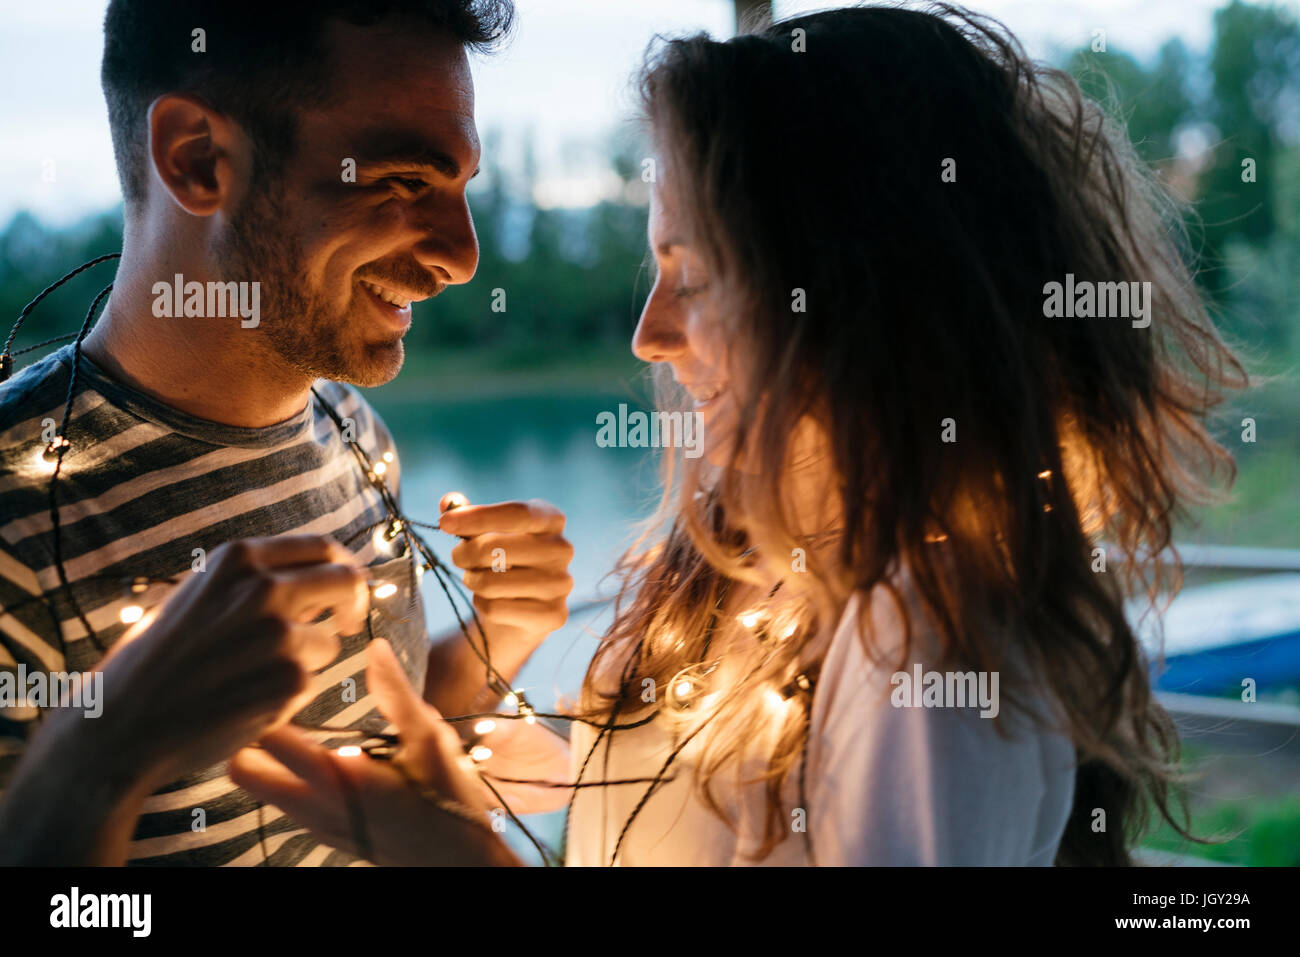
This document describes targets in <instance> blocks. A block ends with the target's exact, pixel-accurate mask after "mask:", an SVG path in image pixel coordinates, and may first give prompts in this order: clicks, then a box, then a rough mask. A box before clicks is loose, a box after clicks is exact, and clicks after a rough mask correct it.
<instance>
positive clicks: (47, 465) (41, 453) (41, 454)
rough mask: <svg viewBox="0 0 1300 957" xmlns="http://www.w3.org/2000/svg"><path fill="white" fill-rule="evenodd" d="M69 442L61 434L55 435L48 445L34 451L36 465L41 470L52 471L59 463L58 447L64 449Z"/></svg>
mask: <svg viewBox="0 0 1300 957" xmlns="http://www.w3.org/2000/svg"><path fill="white" fill-rule="evenodd" d="M71 444H72V443H70V442H69V441H68V440H67V439H65V438H64V437H63V436H61V435H56V436H55V437H54V439H53V441H51V442H50V444H49V445H47V446H45V448H43V449H38V450H37V451H36V467H37V468H38V469H40V470H41V471H42V472H48V473H52V472H53V471H54V467H55V466H56V465H58V464H59V449H66V448H68V447H69V446H70V445H71Z"/></svg>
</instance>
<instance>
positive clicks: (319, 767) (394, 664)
mask: <svg viewBox="0 0 1300 957" xmlns="http://www.w3.org/2000/svg"><path fill="white" fill-rule="evenodd" d="M366 653H367V656H368V667H367V669H366V685H367V687H368V688H369V689H370V692H371V694H373V695H374V696H375V700H376V703H377V704H378V705H379V710H380V711H381V712H382V713H383V714H384V716H385V717H386V718H388V719H389V720H390V721H391V722H392V723H393V726H394V727H396V728H397V732H398V735H399V736H400V738H401V746H400V749H399V751H398V753H397V755H396V757H395V758H394V759H393V764H389V763H388V762H383V761H375V760H372V759H371V758H368V757H366V756H365V755H353V756H350V757H343V756H341V755H339V754H337V753H336V752H332V751H329V750H327V749H325V748H323V747H321V746H320V745H318V744H316V743H314V742H312V741H311V740H309V739H308V738H307V736H306V735H304V734H302V733H301V732H300V731H298V730H297V729H295V728H281V729H280V730H278V731H275V732H273V733H271V734H268V735H267V736H266V737H264V738H263V739H262V742H261V744H262V747H261V748H260V749H259V748H245V749H244V750H242V751H240V752H239V753H238V754H236V755H235V757H234V758H233V759H232V760H231V762H230V776H231V778H232V779H233V780H234V782H235V783H236V784H238V785H239V786H240V787H242V788H244V789H245V790H246V791H248V792H249V793H250V794H252V795H253V796H255V797H256V798H258V799H259V800H261V801H264V802H266V803H267V804H273V805H275V806H276V807H278V808H280V809H281V810H282V811H284V812H285V814H287V815H288V816H289V817H291V818H292V819H293V820H295V821H297V822H298V823H299V824H301V825H303V826H304V827H306V828H307V829H309V830H310V831H311V832H312V833H313V834H315V835H316V837H317V838H319V839H320V840H321V841H323V842H324V843H326V844H329V845H330V846H331V847H337V848H340V849H342V850H345V851H347V852H349V853H351V854H355V855H357V856H359V857H365V858H367V859H368V860H371V861H373V862H374V863H376V864H397V865H419V864H458V865H465V864H470V865H492V864H496V865H511V864H518V863H519V861H518V859H517V858H516V857H515V856H514V855H513V854H512V853H511V852H510V850H509V849H508V848H507V847H506V846H505V844H504V843H502V841H501V840H500V839H499V838H498V837H497V836H496V833H495V827H494V826H493V824H492V823H491V822H493V821H495V820H502V823H503V824H504V820H503V818H502V817H501V815H502V814H503V812H502V811H497V812H496V813H495V814H494V813H493V810H494V804H495V801H494V800H493V799H492V797H491V794H490V792H489V791H488V790H487V789H486V788H485V787H484V786H483V783H482V781H480V780H479V779H478V777H477V775H476V774H475V773H474V771H473V770H472V768H470V767H467V765H470V764H472V762H470V760H469V758H468V757H467V756H466V755H465V752H464V749H463V748H462V746H461V742H460V737H459V736H458V735H457V734H456V732H455V730H453V729H452V727H451V726H450V725H448V724H447V723H446V722H445V721H443V720H442V717H441V715H439V714H438V712H437V711H436V710H435V709H434V708H433V707H432V706H430V705H428V704H426V703H425V702H424V701H422V700H420V697H419V696H418V695H417V694H416V693H415V692H414V691H413V690H412V689H411V686H410V683H409V681H408V680H407V677H406V673H405V672H404V671H403V670H402V666H401V665H400V664H399V663H398V661H397V658H396V656H395V655H394V654H393V650H392V648H391V647H389V645H388V643H387V642H386V641H384V640H383V639H377V640H375V641H372V642H371V643H370V645H369V646H368V647H367V649H366ZM399 762H400V766H401V767H402V768H404V769H405V772H406V773H405V775H403V774H401V773H399V772H398V770H397V767H396V765H397V764H398V763H399ZM416 788H427V789H429V791H430V793H431V794H436V795H437V797H439V798H441V799H442V800H443V801H445V802H448V803H449V804H451V805H453V806H455V808H456V809H457V810H458V811H459V812H460V813H459V814H458V813H453V812H449V811H447V810H443V809H442V808H440V807H438V806H436V805H435V804H433V803H431V802H430V800H428V799H427V798H425V797H422V796H420V794H419V793H418V791H417V790H416ZM462 814H463V815H464V816H461V815H462Z"/></svg>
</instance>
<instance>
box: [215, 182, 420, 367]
mask: <svg viewBox="0 0 1300 957" xmlns="http://www.w3.org/2000/svg"><path fill="white" fill-rule="evenodd" d="M288 222H291V220H290V218H289V217H288V216H287V215H286V212H285V208H284V204H283V203H282V201H281V200H280V199H279V198H278V197H277V196H276V193H275V188H274V186H269V185H263V186H261V187H259V188H256V189H254V190H253V191H252V192H250V193H249V195H248V196H247V197H246V198H245V199H244V202H243V203H241V204H240V207H239V209H238V211H237V212H236V213H235V215H234V216H232V217H231V222H230V229H229V230H228V232H227V234H226V237H225V239H224V240H223V241H221V242H220V243H219V245H218V246H217V248H216V250H215V258H216V262H217V263H218V266H219V268H220V269H221V274H222V275H221V278H222V280H223V281H231V280H234V281H244V282H258V283H260V284H261V286H260V292H261V316H262V318H261V322H260V323H259V324H258V326H257V327H256V328H254V329H240V330H239V333H240V334H241V335H258V336H260V337H261V339H262V343H263V344H264V345H265V346H266V347H269V349H270V350H271V351H272V352H273V353H274V354H275V356H276V357H278V358H279V359H280V360H281V361H282V362H284V363H285V365H287V366H288V367H289V368H291V369H293V370H295V371H297V372H300V373H302V374H304V375H306V376H308V377H310V378H312V379H318V378H319V379H332V380H336V381H339V382H349V383H352V384H353V385H358V386H362V387H369V386H376V385H382V384H384V383H385V382H388V381H390V380H391V379H392V378H393V377H394V376H396V375H397V373H398V372H399V371H400V370H401V368H402V361H403V359H404V357H405V350H404V347H403V345H402V341H401V339H400V338H399V339H397V340H396V341H395V342H393V343H385V344H383V345H379V346H371V345H368V344H366V343H363V342H360V341H358V340H357V339H356V337H355V336H354V334H353V333H352V331H351V330H350V329H349V328H348V325H347V314H346V313H344V314H338V313H336V312H335V310H334V309H333V307H332V306H331V304H330V303H328V302H326V301H325V300H324V299H323V298H321V297H319V296H316V295H313V294H312V293H311V292H309V291H308V290H309V288H310V287H309V283H308V280H307V277H306V275H305V274H303V273H301V272H299V271H298V269H297V268H296V265H297V264H298V263H301V262H302V255H301V246H300V244H299V243H298V241H297V239H296V237H295V236H294V235H292V234H286V233H285V232H284V226H285V224H286V223H288Z"/></svg>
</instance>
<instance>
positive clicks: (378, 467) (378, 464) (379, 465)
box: [375, 462, 388, 475]
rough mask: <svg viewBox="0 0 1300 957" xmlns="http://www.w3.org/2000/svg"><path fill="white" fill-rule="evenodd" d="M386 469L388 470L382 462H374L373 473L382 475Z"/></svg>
mask: <svg viewBox="0 0 1300 957" xmlns="http://www.w3.org/2000/svg"><path fill="white" fill-rule="evenodd" d="M387 471H388V466H387V465H385V464H384V463H383V462H376V463H375V474H376V475H383V474H384V473H385V472H387Z"/></svg>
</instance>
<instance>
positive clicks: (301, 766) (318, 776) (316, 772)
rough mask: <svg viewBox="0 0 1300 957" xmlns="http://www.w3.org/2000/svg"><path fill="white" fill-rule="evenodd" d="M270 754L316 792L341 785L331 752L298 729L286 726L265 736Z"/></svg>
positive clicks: (261, 742) (261, 741)
mask: <svg viewBox="0 0 1300 957" xmlns="http://www.w3.org/2000/svg"><path fill="white" fill-rule="evenodd" d="M259 743H260V744H261V745H262V747H263V748H264V749H265V750H266V753H267V754H269V755H270V756H271V757H273V758H275V759H276V760H277V761H279V762H280V764H282V765H284V767H285V768H287V769H288V770H289V771H291V772H293V774H295V775H296V776H297V777H299V778H301V779H302V780H303V781H304V782H305V783H306V784H307V785H309V786H310V787H313V788H316V789H318V790H319V789H323V788H329V789H331V790H333V789H334V788H336V787H337V786H338V775H337V773H336V772H335V769H334V767H333V766H332V765H331V764H330V760H331V757H330V753H329V751H328V750H327V749H326V748H324V747H323V746H321V745H319V744H317V743H316V742H314V741H312V740H311V739H310V738H308V737H307V736H306V735H305V734H303V733H302V732H301V731H299V730H298V729H297V728H293V727H289V726H285V727H282V728H277V729H276V730H274V731H270V732H267V733H266V734H264V735H262V738H261V740H260V742H259Z"/></svg>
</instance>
